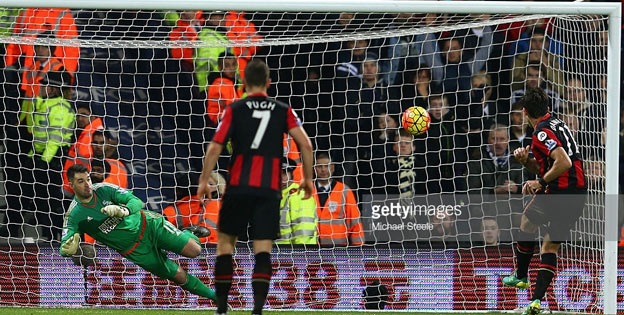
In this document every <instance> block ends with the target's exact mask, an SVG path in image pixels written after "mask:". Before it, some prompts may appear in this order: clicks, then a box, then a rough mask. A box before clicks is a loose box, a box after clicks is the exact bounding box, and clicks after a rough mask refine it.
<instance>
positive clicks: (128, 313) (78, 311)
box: [0, 307, 563, 315]
mask: <svg viewBox="0 0 624 315" xmlns="http://www.w3.org/2000/svg"><path fill="white" fill-rule="evenodd" d="M249 313H250V311H249V310H246V311H234V312H230V313H229V314H232V315H243V314H245V315H248V314H249ZM407 313H408V312H392V311H377V312H375V311H338V312H337V311H329V312H326V311H263V312H262V314H266V315H289V314H293V315H345V314H346V315H350V314H369V315H370V314H382V315H386V314H407ZM409 313H414V314H419V315H445V314H449V315H450V314H455V315H456V314H488V315H499V314H500V315H503V314H514V313H516V314H519V313H520V312H505V313H496V312H474V313H439V312H435V313H419V312H409ZM0 314H2V315H43V314H45V315H83V314H85V315H139V314H140V315H194V314H197V315H199V314H214V310H206V309H203V310H155V309H97V308H29V307H21V308H20V307H0ZM545 314H548V313H545ZM556 314H563V313H556Z"/></svg>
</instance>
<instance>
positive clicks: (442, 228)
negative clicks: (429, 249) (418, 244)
mask: <svg viewBox="0 0 624 315" xmlns="http://www.w3.org/2000/svg"><path fill="white" fill-rule="evenodd" d="M429 222H430V223H431V224H432V225H433V229H432V230H431V231H429V233H430V236H429V237H428V238H427V239H428V240H429V241H430V242H431V243H438V242H441V243H444V244H449V243H451V244H452V243H456V242H457V228H456V227H455V216H454V215H452V214H451V215H449V214H447V213H444V212H441V213H437V214H436V215H432V216H429Z"/></svg>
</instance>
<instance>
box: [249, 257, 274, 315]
mask: <svg viewBox="0 0 624 315" xmlns="http://www.w3.org/2000/svg"><path fill="white" fill-rule="evenodd" d="M272 272H273V268H272V267H271V254H270V253H267V252H262V253H257V254H256V265H255V266H254V272H253V276H252V277H251V287H252V288H253V294H254V309H253V314H262V308H263V307H264V302H266V297H267V294H268V293H269V286H270V283H271V274H272Z"/></svg>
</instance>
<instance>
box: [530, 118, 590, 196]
mask: <svg viewBox="0 0 624 315" xmlns="http://www.w3.org/2000/svg"><path fill="white" fill-rule="evenodd" d="M558 147H561V148H563V149H564V150H565V151H566V153H567V154H568V156H569V157H570V160H571V161H572V167H570V168H569V169H568V170H566V171H565V172H564V173H563V174H561V175H560V176H559V177H558V178H557V179H555V180H554V181H551V182H550V183H548V189H549V190H550V191H561V190H567V189H586V181H585V174H584V171H583V158H582V157H581V154H580V151H579V147H578V145H577V143H576V141H575V140H574V136H573V135H572V132H570V129H569V128H568V126H566V124H565V123H564V122H563V121H561V120H559V119H557V118H554V117H552V116H551V115H550V114H546V115H545V116H544V117H542V118H540V119H539V120H538V121H537V125H536V126H535V132H533V143H532V144H531V151H532V152H533V155H534V156H535V159H536V160H537V162H538V163H539V165H540V177H543V176H544V174H546V172H548V170H550V168H551V167H552V165H553V163H554V162H555V160H553V159H552V158H551V157H550V153H551V152H552V151H553V150H555V149H556V148H558Z"/></svg>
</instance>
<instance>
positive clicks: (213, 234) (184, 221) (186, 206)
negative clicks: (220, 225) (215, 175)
mask: <svg viewBox="0 0 624 315" xmlns="http://www.w3.org/2000/svg"><path fill="white" fill-rule="evenodd" d="M220 208H221V202H220V201H219V200H211V201H210V202H209V203H208V204H206V206H205V207H204V206H202V203H201V201H200V200H199V198H198V197H197V195H194V196H186V197H184V198H182V199H180V200H178V201H176V203H175V204H173V205H171V206H168V207H167V208H165V209H164V210H163V212H162V214H163V215H164V216H165V218H166V219H167V221H169V222H171V223H172V224H173V225H175V226H176V227H178V228H182V227H185V226H190V225H201V226H203V227H206V228H208V229H209V230H210V236H208V237H202V238H200V239H199V241H200V242H202V243H210V244H216V243H217V222H218V221H219V209H220Z"/></svg>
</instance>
